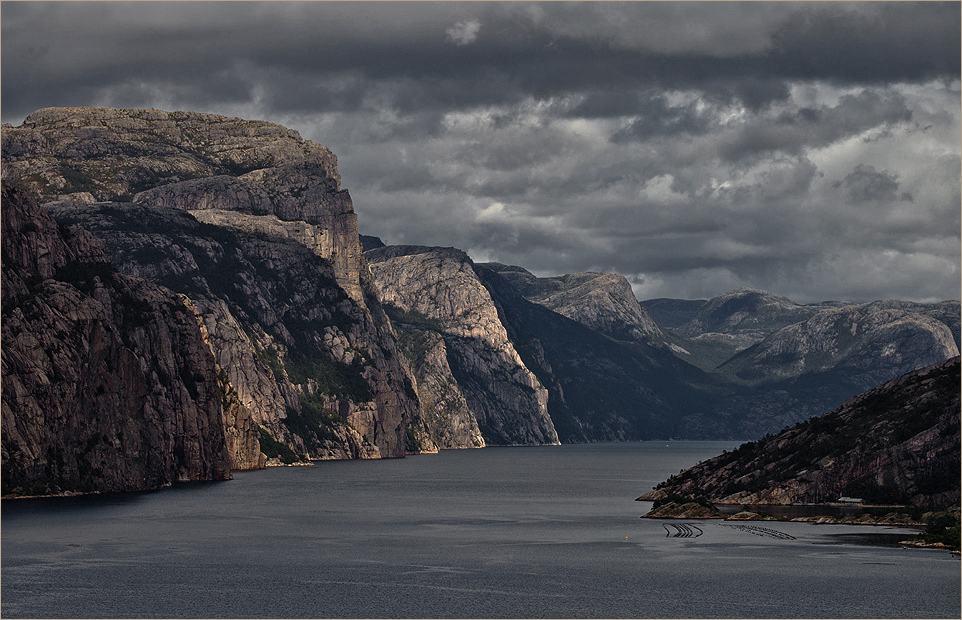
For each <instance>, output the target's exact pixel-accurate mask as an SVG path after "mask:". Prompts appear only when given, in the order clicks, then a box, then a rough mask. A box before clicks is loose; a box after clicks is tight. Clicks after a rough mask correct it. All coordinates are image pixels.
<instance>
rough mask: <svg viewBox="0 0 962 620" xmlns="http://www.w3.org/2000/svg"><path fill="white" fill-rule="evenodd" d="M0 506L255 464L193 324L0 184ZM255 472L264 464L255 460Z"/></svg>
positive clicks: (163, 296) (238, 416)
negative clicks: (230, 441) (12, 498)
mask: <svg viewBox="0 0 962 620" xmlns="http://www.w3.org/2000/svg"><path fill="white" fill-rule="evenodd" d="M2 200H3V209H2V217H3V231H2V248H3V266H2V268H3V287H2V295H3V305H2V315H3V329H2V339H3V343H2V351H0V354H2V359H3V379H2V381H3V401H2V410H3V420H2V446H3V454H2V459H3V460H2V475H3V482H2V484H3V493H4V495H24V494H27V495H30V494H49V493H65V492H93V491H120V490H142V489H155V488H159V487H162V486H165V485H168V484H171V483H172V482H176V481H187V480H222V479H226V478H229V477H230V469H231V465H232V461H231V452H230V448H229V447H228V445H227V443H226V441H225V426H224V425H225V417H224V415H223V414H224V407H225V405H227V406H228V408H229V409H231V411H230V416H229V419H227V420H226V423H227V424H228V426H229V427H230V428H229V430H228V432H229V433H231V434H232V435H233V436H234V437H236V438H237V441H236V442H235V444H234V445H232V446H231V447H232V448H233V449H235V450H236V453H237V454H238V455H240V456H241V458H243V455H245V454H246V455H247V458H251V457H252V455H250V454H249V452H248V450H247V449H248V448H249V447H250V442H249V441H248V439H247V437H246V435H245V434H246V433H248V431H249V429H250V426H249V418H250V416H249V414H248V413H247V412H246V411H245V410H243V409H242V408H237V407H233V408H231V407H230V405H229V404H228V402H227V401H228V400H229V397H228V393H229V391H230V384H229V382H227V381H226V380H224V379H223V378H218V372H217V370H218V369H217V366H216V363H215V361H214V357H213V355H211V352H210V348H209V346H208V344H207V343H206V342H205V341H204V338H203V334H202V332H201V330H200V328H199V325H198V322H197V317H196V315H195V313H194V311H193V310H192V309H191V308H190V307H188V305H186V304H185V302H184V300H183V299H182V298H181V297H179V296H177V295H175V294H173V293H171V292H170V291H168V290H166V289H164V288H162V287H159V286H156V285H154V284H151V283H149V282H147V281H145V280H143V279H140V278H136V277H130V276H127V275H124V274H120V273H117V272H116V271H115V270H114V269H113V268H111V267H110V265H108V264H107V263H105V262H104V256H103V252H102V250H101V249H100V247H99V244H98V243H97V241H96V240H95V239H94V238H92V237H91V236H90V235H89V234H87V233H86V232H85V231H83V230H80V229H76V228H66V227H60V226H58V225H57V224H56V223H55V222H54V221H53V219H52V218H51V217H50V216H49V215H48V214H47V213H46V212H44V211H43V210H42V209H40V208H39V206H38V205H37V204H36V202H35V201H34V200H33V199H32V198H30V197H29V196H28V195H27V194H26V192H24V191H22V190H20V189H18V188H16V187H12V186H10V185H8V184H7V183H6V182H4V183H3V196H2ZM255 464H256V460H255Z"/></svg>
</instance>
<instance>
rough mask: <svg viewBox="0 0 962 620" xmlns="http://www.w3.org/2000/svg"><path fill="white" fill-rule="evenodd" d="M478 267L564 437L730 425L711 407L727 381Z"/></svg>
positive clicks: (685, 432)
mask: <svg viewBox="0 0 962 620" xmlns="http://www.w3.org/2000/svg"><path fill="white" fill-rule="evenodd" d="M477 269H478V273H479V274H480V275H481V280H482V282H483V283H484V285H485V286H486V287H487V289H488V291H490V293H491V296H492V297H493V298H494V299H495V301H496V302H497V304H498V307H499V308H500V310H501V314H502V316H503V320H504V324H505V326H506V327H507V331H508V334H509V336H510V338H511V340H512V341H513V342H514V343H515V347H516V348H517V349H518V351H519V352H520V354H521V357H522V359H523V360H524V362H525V364H526V365H527V367H528V368H530V369H531V370H532V372H534V373H535V374H536V375H537V377H538V379H539V380H540V381H541V383H542V384H543V385H544V386H545V387H546V388H547V389H548V395H549V398H548V410H549V412H550V414H551V418H552V420H553V422H554V425H555V428H556V429H557V431H558V435H559V437H561V439H562V441H564V442H583V441H638V440H644V439H654V438H668V437H679V438H681V437H686V438H687V437H692V431H693V429H694V431H695V432H698V431H699V429H700V428H701V427H702V425H704V424H710V423H711V422H710V421H711V420H715V419H717V422H716V423H717V427H716V428H713V431H714V432H716V433H718V435H717V436H722V437H723V436H726V434H727V433H730V432H731V431H732V429H731V427H730V426H726V424H727V421H724V420H723V419H722V416H721V415H720V413H719V411H717V410H716V403H717V402H719V401H720V399H724V398H727V397H728V396H730V393H731V390H730V388H729V387H728V386H725V385H723V384H722V383H720V382H718V381H716V380H715V379H714V378H713V377H712V376H711V375H709V374H707V373H705V372H703V371H701V370H699V369H697V368H695V367H694V366H691V365H689V364H687V363H685V362H683V361H681V360H679V359H677V358H676V357H675V356H674V355H672V354H671V352H670V351H668V350H667V349H665V348H664V347H661V346H652V345H650V344H647V343H645V342H630V341H621V340H615V339H612V338H611V337H609V336H607V335H605V334H603V333H601V332H598V331H595V330H594V329H591V328H589V327H588V326H586V325H584V324H583V323H581V322H578V321H574V320H572V319H569V318H568V317H565V316H563V315H561V314H559V313H557V312H555V311H553V310H550V309H549V308H547V307H545V306H544V305H541V304H538V303H534V302H532V301H529V300H528V299H526V298H525V296H524V295H523V294H522V292H521V291H519V290H518V288H517V287H516V285H515V283H514V282H512V281H510V280H508V279H507V278H504V277H503V270H500V269H499V270H493V269H490V268H489V266H487V265H479V266H478V267H477Z"/></svg>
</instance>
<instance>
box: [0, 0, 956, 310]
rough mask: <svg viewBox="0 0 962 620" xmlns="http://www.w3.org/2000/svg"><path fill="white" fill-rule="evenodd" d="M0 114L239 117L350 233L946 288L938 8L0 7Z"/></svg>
mask: <svg viewBox="0 0 962 620" xmlns="http://www.w3.org/2000/svg"><path fill="white" fill-rule="evenodd" d="M0 17H2V19H0V28H2V37H0V46H2V63H3V65H2V73H0V80H2V87H3V95H4V99H3V108H2V114H3V120H4V122H12V123H15V124H16V123H19V122H20V121H21V120H22V119H23V117H24V116H25V115H26V114H28V113H30V112H32V111H34V110H36V109H38V108H41V107H46V106H61V105H109V106H116V107H158V108H165V109H194V110H199V111H205V112H213V113H221V114H229V115H235V116H244V117H248V118H261V119H265V120H270V121H274V122H278V123H281V124H284V125H287V126H289V127H292V128H294V129H297V130H299V131H300V132H301V133H302V135H304V136H305V137H307V138H310V139H314V140H317V141H318V142H321V143H323V144H325V145H327V146H329V147H331V148H332V149H333V150H334V151H335V153H337V155H338V158H339V165H340V169H341V174H342V178H343V180H344V185H345V187H347V188H348V189H350V190H351V193H352V196H353V197H354V201H355V206H356V210H357V212H358V217H359V221H360V223H361V226H362V228H363V229H364V232H366V233H370V234H377V235H380V236H382V237H383V238H384V240H385V241H387V242H389V243H421V244H428V245H454V246H458V247H461V248H463V249H465V250H467V251H469V252H470V253H471V254H472V256H474V257H475V258H476V259H478V260H499V261H501V262H509V263H512V262H513V263H516V264H521V265H523V266H525V267H527V268H529V269H532V270H534V271H536V272H538V273H544V274H556V273H561V272H566V271H568V272H570V271H581V270H588V269H603V270H612V271H618V272H620V273H623V274H625V275H626V276H628V277H629V278H630V279H631V280H632V282H633V283H634V285H635V288H636V292H637V293H638V294H639V296H642V297H646V296H647V297H657V296H679V297H685V296H687V297H706V296H710V295H714V294H717V293H720V292H723V291H724V290H726V289H728V288H732V287H735V286H742V285H745V286H754V287H757V288H766V289H769V290H774V291H775V292H779V293H782V294H786V295H789V296H794V297H795V298H797V299H798V300H800V301H813V300H819V299H827V298H833V297H834V298H848V299H863V298H865V299H868V298H875V297H902V298H907V299H928V298H943V297H958V296H959V279H960V278H959V262H960V260H959V245H960V239H959V237H960V235H959V203H960V194H962V191H960V184H962V183H960V178H959V177H960V174H959V169H960V150H962V149H960V143H959V142H960V141H959V134H960V120H959V117H960V113H959V108H960V97H959V90H960V89H959V76H960V73H962V67H960V33H959V28H958V24H959V22H960V5H959V3H954V2H950V3H932V2H922V3H906V2H891V3H890V2H859V3H850V2H840V3H833V2H817V3H807V2H801V3H781V2H771V3H769V2H748V3H728V2H724V3H715V2H709V3H673V2H665V3H661V2H656V3H648V2H638V3H631V2H630V3H621V2H585V3H580V2H571V3H569V2H563V3H528V2H507V3H488V2H465V3H455V2H442V3H403V2H402V3H395V2H386V3H377V2H373V3H372V2H237V3H223V2H170V3H167V2H109V3H108V2H92V3H85V2H79V3H74V2H66V3H64V2H53V3H43V2H24V3H16V2H14V3H11V2H7V3H2V4H0Z"/></svg>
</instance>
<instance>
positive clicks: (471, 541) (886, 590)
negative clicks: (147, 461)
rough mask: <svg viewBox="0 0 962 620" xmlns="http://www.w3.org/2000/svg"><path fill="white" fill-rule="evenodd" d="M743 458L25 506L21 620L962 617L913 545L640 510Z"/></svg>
mask: <svg viewBox="0 0 962 620" xmlns="http://www.w3.org/2000/svg"><path fill="white" fill-rule="evenodd" d="M734 446H735V444H734V443H730V442H672V443H668V444H666V443H663V442H662V443H658V442H645V443H631V444H600V445H583V446H561V447H543V448H486V449H483V450H464V451H445V452H442V453H441V454H438V455H422V456H414V457H408V458H405V459H399V460H390V461H354V462H328V463H319V464H317V466H315V467H301V468H277V469H269V470H267V471H260V472H249V473H240V474H236V475H235V479H234V480H233V481H229V482H222V483H211V484H193V485H184V486H178V487H175V488H172V489H167V490H164V491H160V492H156V493H139V494H125V495H113V496H101V497H95V498H67V499H57V500H53V499H45V500H20V501H4V502H3V505H2V508H3V515H2V539H3V541H2V615H3V617H5V618H15V617H51V618H52V617H71V618H83V617H165V618H182V617H204V618H219V617H246V618H258V617H283V618H297V617H314V618H320V617H342V618H357V617H361V618H398V617H416V618H429V617H448V618H457V617H469V618H479V617H511V618H525V617H537V618H565V617H569V618H570V617H579V618H587V617H604V618H623V617H631V618H641V617H658V618H673V617H681V618H705V617H714V618H724V617H739V618H751V617H761V618H776V617H796V618H821V617H827V618H858V617H867V618H889V617H910V618H959V617H960V615H962V614H960V596H962V594H960V563H959V560H958V559H957V557H955V556H952V555H950V554H949V553H947V552H944V551H931V550H905V549H901V548H899V547H897V546H896V547H880V546H872V545H869V544H866V543H867V541H868V540H869V539H868V538H863V535H867V534H882V535H883V537H884V536H885V535H887V536H888V537H890V538H893V539H895V540H897V539H898V538H899V537H901V536H904V535H906V534H908V533H910V532H906V531H905V530H894V529H891V528H870V527H860V526H859V527H856V526H829V525H811V524H803V523H731V522H729V523H726V522H722V521H702V522H696V521H687V522H667V521H660V520H651V519H640V518H639V515H641V514H643V513H644V512H645V511H647V510H648V508H649V507H650V504H648V503H645V502H635V501H634V499H635V497H637V496H638V495H640V494H642V493H643V492H645V491H647V490H648V489H650V488H651V487H652V486H653V485H655V484H656V483H658V482H659V481H661V480H663V479H665V478H666V477H668V476H669V475H670V474H673V473H676V472H678V471H679V470H680V469H682V468H684V467H687V466H689V465H692V464H694V463H696V462H698V461H700V460H704V459H706V458H708V457H711V456H714V455H716V454H719V453H720V452H721V451H722V450H723V449H731V448H733V447H734ZM876 538H877V537H876Z"/></svg>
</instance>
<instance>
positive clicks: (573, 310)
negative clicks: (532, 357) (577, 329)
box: [484, 263, 664, 342]
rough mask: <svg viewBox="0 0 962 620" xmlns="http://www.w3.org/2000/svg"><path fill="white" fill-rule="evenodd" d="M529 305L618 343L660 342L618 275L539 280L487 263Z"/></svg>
mask: <svg viewBox="0 0 962 620" xmlns="http://www.w3.org/2000/svg"><path fill="white" fill-rule="evenodd" d="M484 266H485V267H487V268H489V269H491V270H492V271H494V272H495V273H498V274H499V275H501V277H503V278H505V279H506V280H508V281H509V282H511V284H513V285H514V286H515V287H516V288H517V289H518V291H519V292H520V293H521V294H522V295H524V297H525V298H526V299H528V300H529V301H533V302H535V303H538V304H541V305H543V306H545V307H546V308H550V309H551V310H554V311H555V312H557V313H558V314H561V315H562V316H566V317H568V318H569V319H572V320H574V321H578V322H579V323H581V324H583V325H586V326H588V327H590V328H591V329H594V330H596V331H598V332H601V333H602V334H605V335H607V336H611V337H612V338H615V339H617V340H634V341H639V342H652V341H661V340H663V339H664V334H663V333H662V331H661V328H659V327H658V326H657V325H656V324H655V322H654V321H653V320H652V319H651V317H650V316H648V313H647V312H646V311H645V309H644V308H642V307H641V304H639V303H638V300H637V299H635V295H634V292H633V291H632V290H631V284H629V283H628V280H627V279H626V278H625V277H624V276H622V275H620V274H617V273H596V272H584V273H573V274H566V275H561V276H556V277H553V278H538V277H535V276H534V275H533V274H531V273H530V272H528V271H526V270H524V269H522V268H520V267H510V266H506V265H500V264H497V263H486V264H485V265H484Z"/></svg>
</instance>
